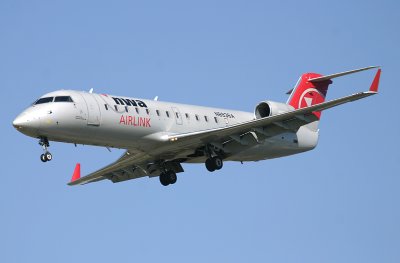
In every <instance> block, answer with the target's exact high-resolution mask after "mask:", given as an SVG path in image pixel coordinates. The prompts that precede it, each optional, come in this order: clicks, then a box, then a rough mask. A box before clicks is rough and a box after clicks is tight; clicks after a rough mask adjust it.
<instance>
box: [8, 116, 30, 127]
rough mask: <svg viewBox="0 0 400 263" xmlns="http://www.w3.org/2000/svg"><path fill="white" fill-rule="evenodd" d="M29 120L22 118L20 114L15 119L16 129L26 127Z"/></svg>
mask: <svg viewBox="0 0 400 263" xmlns="http://www.w3.org/2000/svg"><path fill="white" fill-rule="evenodd" d="M27 123H28V122H27V121H25V120H24V119H23V118H21V117H20V116H18V117H17V118H15V120H14V121H13V123H12V124H13V126H14V128H15V129H17V130H19V129H22V128H24V127H25V126H26V125H27Z"/></svg>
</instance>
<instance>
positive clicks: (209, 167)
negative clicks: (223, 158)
mask: <svg viewBox="0 0 400 263" xmlns="http://www.w3.org/2000/svg"><path fill="white" fill-rule="evenodd" d="M206 168H207V170H208V171H209V172H214V171H215V166H214V163H213V161H212V159H211V158H208V159H207V160H206Z"/></svg>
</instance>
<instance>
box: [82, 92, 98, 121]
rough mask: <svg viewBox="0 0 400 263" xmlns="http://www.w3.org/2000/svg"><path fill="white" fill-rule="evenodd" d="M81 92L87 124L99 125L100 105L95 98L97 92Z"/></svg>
mask: <svg viewBox="0 0 400 263" xmlns="http://www.w3.org/2000/svg"><path fill="white" fill-rule="evenodd" d="M81 94H82V96H83V99H84V100H85V102H86V106H87V110H88V118H87V125H92V126H100V120H101V113H100V107H99V103H98V102H97V100H96V98H95V96H97V94H92V93H81Z"/></svg>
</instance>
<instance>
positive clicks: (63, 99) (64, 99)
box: [54, 96, 73, 102]
mask: <svg viewBox="0 0 400 263" xmlns="http://www.w3.org/2000/svg"><path fill="white" fill-rule="evenodd" d="M54 102H73V100H72V98H71V97H70V96H59V97H56V98H55V99H54Z"/></svg>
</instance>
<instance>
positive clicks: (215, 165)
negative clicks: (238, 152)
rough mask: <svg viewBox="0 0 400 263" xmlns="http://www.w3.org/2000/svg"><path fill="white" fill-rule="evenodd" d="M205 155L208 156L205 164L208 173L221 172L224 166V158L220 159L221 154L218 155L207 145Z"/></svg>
mask: <svg viewBox="0 0 400 263" xmlns="http://www.w3.org/2000/svg"><path fill="white" fill-rule="evenodd" d="M204 154H205V155H206V156H208V158H207V160H206V163H205V164H206V168H207V170H208V171H210V172H214V171H215V170H220V169H221V168H222V166H223V165H224V162H223V161H222V158H221V157H219V154H218V153H216V151H215V149H213V147H212V146H211V145H206V147H205V149H204Z"/></svg>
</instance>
